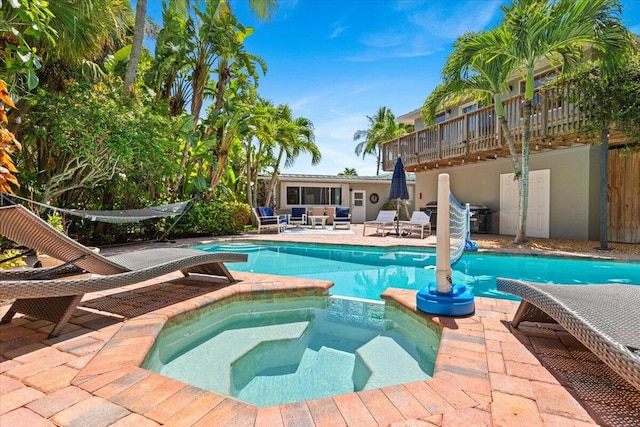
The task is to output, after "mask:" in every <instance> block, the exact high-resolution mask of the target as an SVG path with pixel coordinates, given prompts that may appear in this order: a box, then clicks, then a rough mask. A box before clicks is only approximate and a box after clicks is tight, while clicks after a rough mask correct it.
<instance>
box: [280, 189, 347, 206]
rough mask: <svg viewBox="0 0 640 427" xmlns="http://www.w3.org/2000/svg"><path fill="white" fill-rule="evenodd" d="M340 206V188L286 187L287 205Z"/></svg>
mask: <svg viewBox="0 0 640 427" xmlns="http://www.w3.org/2000/svg"><path fill="white" fill-rule="evenodd" d="M341 204H342V188H341V187H287V205H336V206H339V205H341Z"/></svg>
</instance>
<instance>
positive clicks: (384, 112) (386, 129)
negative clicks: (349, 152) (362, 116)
mask: <svg viewBox="0 0 640 427" xmlns="http://www.w3.org/2000/svg"><path fill="white" fill-rule="evenodd" d="M367 120H368V122H369V127H368V128H367V129H363V130H358V131H356V132H355V133H354V134H353V140H354V141H362V142H360V143H359V144H358V145H356V148H355V153H356V155H357V156H359V155H360V154H362V158H363V159H364V157H365V156H366V155H367V154H370V155H374V156H376V158H377V165H376V175H379V174H380V165H381V158H380V156H381V155H382V152H381V150H380V144H382V143H383V142H385V141H389V140H391V139H393V138H397V137H398V136H400V135H404V134H405V133H408V132H410V131H411V130H410V129H409V127H407V126H406V125H398V124H397V123H396V117H395V116H394V115H393V113H392V112H391V110H390V109H388V108H387V107H380V108H378V111H377V113H376V114H375V115H374V116H367Z"/></svg>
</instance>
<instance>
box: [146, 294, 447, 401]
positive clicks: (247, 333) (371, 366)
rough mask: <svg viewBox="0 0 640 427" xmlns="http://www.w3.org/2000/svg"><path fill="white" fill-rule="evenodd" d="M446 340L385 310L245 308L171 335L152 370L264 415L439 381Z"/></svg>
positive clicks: (174, 328) (192, 317) (328, 305)
mask: <svg viewBox="0 0 640 427" xmlns="http://www.w3.org/2000/svg"><path fill="white" fill-rule="evenodd" d="M439 341H440V335H439V330H438V329H437V328H435V326H433V325H430V324H429V323H427V322H426V321H425V320H424V319H421V318H419V317H417V316H415V315H414V314H412V313H405V312H402V311H400V310H397V309H395V308H393V307H385V304H384V303H381V302H371V301H361V300H357V299H349V298H346V299H345V298H335V297H307V298H295V299H294V298H290V299H284V300H281V299H277V300H276V299H274V300H269V301H261V302H237V303H232V304H227V305H224V306H222V307H218V306H217V305H213V306H211V307H208V308H205V309H202V310H200V311H197V312H196V313H190V314H189V320H188V321H177V322H174V323H172V324H170V325H169V326H167V327H165V329H163V331H162V332H161V333H160V336H159V337H158V339H157V340H156V343H155V345H154V347H153V349H152V350H151V352H150V353H149V354H148V355H147V358H146V360H145V362H144V364H143V367H144V368H147V369H150V370H153V371H155V372H158V373H160V374H162V375H165V376H168V377H171V378H175V379H178V380H180V381H184V382H186V383H189V384H191V385H194V386H196V387H200V388H204V389H208V390H213V391H216V392H219V393H222V394H225V395H229V396H233V397H236V398H238V399H241V400H244V401H246V402H249V403H252V404H255V405H257V406H270V405H276V404H281V403H287V402H295V401H300V400H307V399H315V398H320V397H325V396H331V395H336V394H342V393H349V392H353V391H359V390H368V389H373V388H379V387H384V386H390V385H396V384H402V383H407V382H413V381H421V380H426V379H429V378H431V375H432V373H433V367H434V364H435V358H436V354H437V349H438V345H439Z"/></svg>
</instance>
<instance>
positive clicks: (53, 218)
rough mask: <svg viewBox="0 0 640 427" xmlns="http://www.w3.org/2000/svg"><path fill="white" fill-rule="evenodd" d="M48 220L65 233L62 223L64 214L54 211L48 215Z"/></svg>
mask: <svg viewBox="0 0 640 427" xmlns="http://www.w3.org/2000/svg"><path fill="white" fill-rule="evenodd" d="M47 222H48V223H49V225H51V226H52V227H53V228H55V229H56V230H58V231H59V232H61V233H64V225H63V224H62V216H60V214H59V213H58V212H54V213H53V214H52V215H49V216H47Z"/></svg>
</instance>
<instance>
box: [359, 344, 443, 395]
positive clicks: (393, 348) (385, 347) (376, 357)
mask: <svg viewBox="0 0 640 427" xmlns="http://www.w3.org/2000/svg"><path fill="white" fill-rule="evenodd" d="M356 355H357V359H356V364H359V363H363V364H364V365H365V366H366V368H368V371H370V372H371V375H370V376H369V378H368V380H367V381H366V383H365V384H364V385H363V386H362V390H370V389H374V388H379V387H384V386H389V385H394V384H403V383H407V382H414V381H420V380H427V379H429V378H431V377H430V376H429V375H427V374H426V373H425V372H424V371H423V370H422V369H420V365H418V362H417V361H416V360H415V359H414V358H413V357H412V356H411V355H410V354H408V353H407V352H406V350H405V349H404V348H402V346H400V344H398V343H397V342H396V341H395V340H394V339H393V338H391V337H386V336H382V335H381V336H378V337H376V338H374V339H372V340H371V341H369V342H368V343H366V344H365V345H363V346H362V347H360V348H359V349H358V350H357V351H356ZM390 360H391V361H393V362H392V363H389V361H390ZM356 386H359V385H358V384H356Z"/></svg>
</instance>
